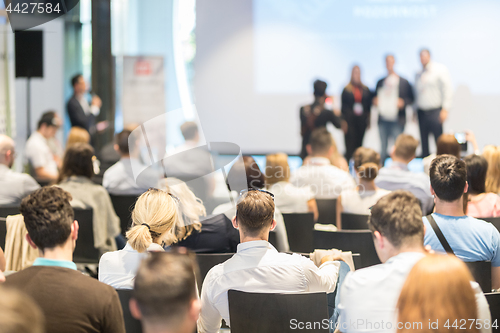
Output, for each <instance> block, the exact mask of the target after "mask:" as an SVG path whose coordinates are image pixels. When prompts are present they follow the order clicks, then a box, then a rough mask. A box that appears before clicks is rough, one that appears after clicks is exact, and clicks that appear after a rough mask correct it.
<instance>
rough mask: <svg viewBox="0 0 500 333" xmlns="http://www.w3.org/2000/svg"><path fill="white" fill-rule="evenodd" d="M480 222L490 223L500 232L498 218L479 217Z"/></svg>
mask: <svg viewBox="0 0 500 333" xmlns="http://www.w3.org/2000/svg"><path fill="white" fill-rule="evenodd" d="M479 219H480V220H483V221H486V222H490V223H491V224H493V225H494V226H495V228H497V230H498V231H500V217H484V218H483V217H480V218H479Z"/></svg>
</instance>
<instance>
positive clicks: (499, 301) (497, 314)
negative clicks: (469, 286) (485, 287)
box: [484, 293, 500, 333]
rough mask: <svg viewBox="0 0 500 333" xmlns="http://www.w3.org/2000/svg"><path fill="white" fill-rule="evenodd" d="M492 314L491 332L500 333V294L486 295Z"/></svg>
mask: <svg viewBox="0 0 500 333" xmlns="http://www.w3.org/2000/svg"><path fill="white" fill-rule="evenodd" d="M484 296H485V297H486V300H487V301H488V305H489V306H490V313H491V323H492V325H491V332H492V333H496V332H500V327H499V326H498V325H499V324H500V293H485V294H484Z"/></svg>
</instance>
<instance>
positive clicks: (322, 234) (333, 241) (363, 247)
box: [314, 230, 380, 269]
mask: <svg viewBox="0 0 500 333" xmlns="http://www.w3.org/2000/svg"><path fill="white" fill-rule="evenodd" d="M314 248H315V249H331V248H335V249H339V250H342V251H351V252H352V253H359V254H360V257H359V260H356V262H355V264H356V269H358V268H364V267H368V266H372V265H377V264H380V259H379V258H378V256H377V252H376V251H375V245H373V237H372V233H371V232H370V231H369V230H340V231H334V232H332V231H318V230H314Z"/></svg>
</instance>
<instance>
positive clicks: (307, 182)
mask: <svg viewBox="0 0 500 333" xmlns="http://www.w3.org/2000/svg"><path fill="white" fill-rule="evenodd" d="M307 151H308V154H309V156H310V157H309V158H307V159H306V162H305V163H304V165H303V166H301V167H300V168H299V169H298V170H297V171H296V172H295V173H294V174H293V175H292V177H291V178H290V182H291V183H292V184H293V185H295V186H298V187H303V186H309V187H310V188H311V190H312V192H313V193H314V195H315V197H316V199H336V198H337V197H338V196H339V195H340V193H341V192H342V191H344V190H350V189H353V188H355V187H356V183H355V181H354V179H353V178H352V176H351V175H350V174H349V173H347V172H345V171H343V170H341V169H339V168H337V167H336V166H333V165H332V164H331V162H330V158H331V156H332V154H333V153H334V147H333V138H332V135H331V134H330V133H329V132H328V131H327V129H326V128H324V127H323V128H318V129H315V130H314V131H313V132H312V134H311V139H310V141H309V144H308V145H307Z"/></svg>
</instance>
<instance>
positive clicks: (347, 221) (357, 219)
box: [342, 213, 369, 230]
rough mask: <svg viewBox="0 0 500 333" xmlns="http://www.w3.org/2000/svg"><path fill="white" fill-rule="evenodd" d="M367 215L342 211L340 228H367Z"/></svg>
mask: <svg viewBox="0 0 500 333" xmlns="http://www.w3.org/2000/svg"><path fill="white" fill-rule="evenodd" d="M368 217H369V215H360V214H349V213H342V230H366V229H368Z"/></svg>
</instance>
